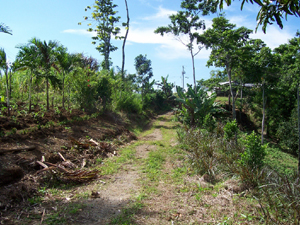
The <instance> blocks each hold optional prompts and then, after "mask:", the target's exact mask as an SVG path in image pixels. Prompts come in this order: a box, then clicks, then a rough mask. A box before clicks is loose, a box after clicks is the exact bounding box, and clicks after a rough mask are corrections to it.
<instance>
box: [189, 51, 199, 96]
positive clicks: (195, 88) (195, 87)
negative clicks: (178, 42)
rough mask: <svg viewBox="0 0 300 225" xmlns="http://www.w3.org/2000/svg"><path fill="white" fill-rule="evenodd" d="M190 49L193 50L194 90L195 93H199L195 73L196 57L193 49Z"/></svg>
mask: <svg viewBox="0 0 300 225" xmlns="http://www.w3.org/2000/svg"><path fill="white" fill-rule="evenodd" d="M190 51H191V56H192V63H193V79H194V90H195V94H196V93H197V86H196V74H195V59H194V54H193V49H191V50H190Z"/></svg>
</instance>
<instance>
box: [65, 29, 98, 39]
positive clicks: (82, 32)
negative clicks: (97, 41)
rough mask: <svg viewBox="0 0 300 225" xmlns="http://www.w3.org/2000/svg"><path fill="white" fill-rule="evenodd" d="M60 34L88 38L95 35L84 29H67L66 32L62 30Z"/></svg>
mask: <svg viewBox="0 0 300 225" xmlns="http://www.w3.org/2000/svg"><path fill="white" fill-rule="evenodd" d="M62 32H63V33H68V34H77V35H86V36H89V37H92V36H95V33H96V32H89V31H87V30H85V29H67V30H63V31H62Z"/></svg>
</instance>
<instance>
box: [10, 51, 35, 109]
mask: <svg viewBox="0 0 300 225" xmlns="http://www.w3.org/2000/svg"><path fill="white" fill-rule="evenodd" d="M18 48H19V49H20V50H19V52H18V54H17V58H16V66H17V70H27V71H28V75H29V113H30V112H31V92H32V79H33V76H34V75H35V76H37V74H38V69H39V62H38V58H37V56H38V51H37V47H36V46H34V45H22V46H19V47H18Z"/></svg>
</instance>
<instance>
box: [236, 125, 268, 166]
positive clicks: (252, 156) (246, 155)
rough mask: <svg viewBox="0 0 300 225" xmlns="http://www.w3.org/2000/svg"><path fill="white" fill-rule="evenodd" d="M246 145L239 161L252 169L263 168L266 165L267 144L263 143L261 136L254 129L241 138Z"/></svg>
mask: <svg viewBox="0 0 300 225" xmlns="http://www.w3.org/2000/svg"><path fill="white" fill-rule="evenodd" d="M241 141H242V142H243V144H244V146H245V150H244V152H243V153H242V154H241V159H240V161H239V163H241V164H242V165H247V166H249V168H250V169H253V170H255V169H261V168H262V167H263V165H264V158H265V156H266V148H267V144H265V145H262V144H261V140H260V138H259V137H258V136H257V135H256V134H255V132H254V131H253V132H252V133H251V134H249V135H247V136H246V138H245V139H242V140H241Z"/></svg>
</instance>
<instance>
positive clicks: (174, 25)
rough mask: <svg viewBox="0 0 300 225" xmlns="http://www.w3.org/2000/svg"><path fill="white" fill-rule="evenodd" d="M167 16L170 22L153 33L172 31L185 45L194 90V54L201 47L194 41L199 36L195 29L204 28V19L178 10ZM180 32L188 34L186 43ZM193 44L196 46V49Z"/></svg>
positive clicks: (162, 33)
mask: <svg viewBox="0 0 300 225" xmlns="http://www.w3.org/2000/svg"><path fill="white" fill-rule="evenodd" d="M169 18H170V20H171V24H169V25H168V26H167V27H158V28H157V29H156V30H155V31H154V33H157V34H161V35H162V36H163V35H164V34H166V33H172V34H173V35H175V36H176V37H177V39H178V40H179V41H180V42H181V43H182V44H183V45H185V46H186V47H187V49H188V50H189V52H190V54H191V57H192V66H193V79H194V89H195V90H196V72H195V56H196V55H197V54H198V53H199V52H200V50H201V49H202V48H203V47H202V46H200V45H197V44H196V43H195V41H196V40H197V38H198V37H199V33H198V32H197V30H201V29H203V30H204V29H205V23H204V20H200V17H199V16H198V15H196V14H194V13H192V12H190V11H179V12H177V14H175V15H171V16H169ZM182 34H184V35H187V36H188V38H189V41H188V43H185V42H184V41H183V40H182V39H180V35H182ZM195 45H196V46H197V49H196V50H195Z"/></svg>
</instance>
